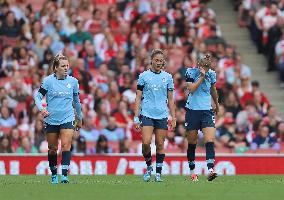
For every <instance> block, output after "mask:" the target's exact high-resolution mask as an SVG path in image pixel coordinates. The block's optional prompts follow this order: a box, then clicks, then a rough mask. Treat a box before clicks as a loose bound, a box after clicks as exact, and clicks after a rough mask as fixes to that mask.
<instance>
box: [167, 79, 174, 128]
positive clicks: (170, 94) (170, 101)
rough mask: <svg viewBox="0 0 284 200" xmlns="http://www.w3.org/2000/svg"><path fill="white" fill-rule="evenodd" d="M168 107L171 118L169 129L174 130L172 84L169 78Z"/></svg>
mask: <svg viewBox="0 0 284 200" xmlns="http://www.w3.org/2000/svg"><path fill="white" fill-rule="evenodd" d="M168 106H169V110H170V114H171V116H172V121H171V127H172V129H175V127H176V106H175V102H174V82H173V78H172V77H171V78H170V80H169V82H168Z"/></svg>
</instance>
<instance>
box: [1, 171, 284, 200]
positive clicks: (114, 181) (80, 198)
mask: <svg viewBox="0 0 284 200" xmlns="http://www.w3.org/2000/svg"><path fill="white" fill-rule="evenodd" d="M163 179H164V182H162V183H155V182H154V181H153V180H151V182H148V183H145V182H143V181H142V176H70V183H69V184H65V185H63V184H58V185H51V184H50V183H49V181H50V177H49V176H32V175H31V176H0V199H1V200H14V199H15V200H25V199H27V200H45V199H48V200H52V199H61V200H65V199H66V200H88V199H99V200H106V199H111V200H140V199H141V200H148V199H151V200H154V199H155V200H158V199H159V200H167V199H171V200H179V199H187V200H195V199H198V200H202V199H205V200H215V199H216V200H276V199H283V198H284V176H280V175H274V176H220V177H218V178H217V179H216V180H214V181H213V182H208V181H206V177H205V176H201V177H200V178H199V182H191V181H190V179H189V177H188V176H163Z"/></svg>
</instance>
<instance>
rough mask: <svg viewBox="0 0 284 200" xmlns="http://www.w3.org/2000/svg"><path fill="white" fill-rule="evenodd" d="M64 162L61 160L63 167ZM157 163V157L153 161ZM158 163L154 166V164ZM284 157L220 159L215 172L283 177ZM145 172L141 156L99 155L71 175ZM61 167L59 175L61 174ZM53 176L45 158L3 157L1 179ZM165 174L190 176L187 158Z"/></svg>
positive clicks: (77, 161) (173, 162)
mask: <svg viewBox="0 0 284 200" xmlns="http://www.w3.org/2000/svg"><path fill="white" fill-rule="evenodd" d="M60 160H61V158H60V157H59V158H58V163H60ZM153 161H155V156H154V157H153ZM153 163H155V162H153ZM283 163H284V154H283V155H282V154H281V155H279V154H278V155H275V154H271V155H256V154H251V155H245V156H244V155H241V156H239V155H231V154H227V155H218V156H217V158H216V163H215V169H216V171H217V173H218V174H219V175H238V174H284V165H283ZM145 170H146V165H145V162H144V160H143V157H142V156H139V155H125V154H115V155H113V154H112V155H96V156H80V155H76V156H73V157H72V161H71V163H70V169H69V171H70V174H73V175H108V174H115V175H125V174H134V175H141V174H143V173H144V171H145ZM60 171H61V170H60V166H59V172H60ZM196 172H197V173H198V174H207V173H208V171H207V167H206V162H205V155H198V156H197V158H196ZM23 174H37V175H46V174H50V171H49V167H48V161H47V156H46V155H24V156H20V155H11V154H10V155H9V154H6V155H4V154H2V155H1V154H0V175H23ZM163 174H168V175H187V174H189V168H188V163H187V158H186V155H183V154H175V155H167V157H166V159H165V161H164V167H163Z"/></svg>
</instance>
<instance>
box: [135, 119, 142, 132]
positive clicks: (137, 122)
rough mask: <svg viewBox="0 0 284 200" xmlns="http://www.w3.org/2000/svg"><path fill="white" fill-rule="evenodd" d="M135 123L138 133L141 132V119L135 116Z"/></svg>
mask: <svg viewBox="0 0 284 200" xmlns="http://www.w3.org/2000/svg"><path fill="white" fill-rule="evenodd" d="M133 123H134V127H135V129H136V130H137V131H141V122H140V119H139V117H137V116H135V117H134V118H133Z"/></svg>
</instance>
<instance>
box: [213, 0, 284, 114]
mask: <svg viewBox="0 0 284 200" xmlns="http://www.w3.org/2000/svg"><path fill="white" fill-rule="evenodd" d="M208 6H209V7H210V8H212V9H213V10H214V11H215V13H216V15H217V16H216V17H217V21H218V24H219V25H220V27H221V30H222V33H223V36H224V38H225V39H226V41H227V42H228V43H230V44H232V45H235V46H236V47H237V51H238V52H240V53H241V55H242V56H243V60H244V63H245V64H246V65H248V66H249V67H250V68H251V70H252V80H258V81H259V83H260V88H261V90H262V91H263V92H264V93H265V94H266V95H267V96H268V98H269V100H270V102H271V104H272V105H274V106H276V108H277V110H278V114H279V116H281V117H282V118H284V91H283V89H281V88H280V86H279V83H280V82H279V76H278V72H269V73H268V72H266V68H267V60H266V58H265V57H264V56H263V55H260V54H258V53H257V50H256V47H255V45H254V44H253V42H252V40H251V39H250V34H249V31H248V30H247V29H245V28H239V26H238V23H237V12H235V11H233V4H232V1H230V0H213V1H211V2H210V3H209V5H208Z"/></svg>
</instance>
